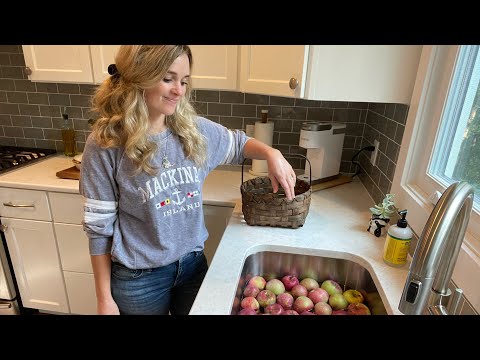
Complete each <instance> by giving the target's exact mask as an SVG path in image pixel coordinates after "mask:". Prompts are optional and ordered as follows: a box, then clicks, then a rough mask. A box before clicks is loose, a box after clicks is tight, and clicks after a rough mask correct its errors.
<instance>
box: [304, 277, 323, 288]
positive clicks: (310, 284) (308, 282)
mask: <svg viewBox="0 0 480 360" xmlns="http://www.w3.org/2000/svg"><path fill="white" fill-rule="evenodd" d="M300 285H303V286H305V289H307V290H308V291H310V290H313V289H316V288H319V287H320V285H318V282H317V280H315V279H312V278H305V279H303V280H302V281H300Z"/></svg>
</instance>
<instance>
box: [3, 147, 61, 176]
mask: <svg viewBox="0 0 480 360" xmlns="http://www.w3.org/2000/svg"><path fill="white" fill-rule="evenodd" d="M56 153H57V151H56V150H52V149H39V148H28V147H21V146H2V145H0V174H3V173H6V172H8V171H12V170H15V169H18V168H19V167H22V166H26V165H30V164H32V163H33V162H36V161H39V160H42V159H44V158H46V157H47V156H49V155H53V154H56Z"/></svg>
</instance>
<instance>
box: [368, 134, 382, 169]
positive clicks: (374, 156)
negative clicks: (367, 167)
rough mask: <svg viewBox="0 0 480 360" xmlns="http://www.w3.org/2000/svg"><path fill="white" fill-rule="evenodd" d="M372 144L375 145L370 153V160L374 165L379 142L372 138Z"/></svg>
mask: <svg viewBox="0 0 480 360" xmlns="http://www.w3.org/2000/svg"><path fill="white" fill-rule="evenodd" d="M373 146H375V150H373V151H372V154H371V155H370V162H371V163H372V165H373V166H375V163H376V162H377V155H378V148H379V146H380V142H379V141H378V140H374V141H373Z"/></svg>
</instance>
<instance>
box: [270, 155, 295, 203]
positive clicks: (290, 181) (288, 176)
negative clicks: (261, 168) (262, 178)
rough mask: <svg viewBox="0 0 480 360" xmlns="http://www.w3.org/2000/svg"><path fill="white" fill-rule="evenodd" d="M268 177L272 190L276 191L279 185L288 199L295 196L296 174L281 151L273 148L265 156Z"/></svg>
mask: <svg viewBox="0 0 480 360" xmlns="http://www.w3.org/2000/svg"><path fill="white" fill-rule="evenodd" d="M267 163H268V177H269V178H270V181H271V182H272V187H273V192H274V193H276V192H277V191H278V189H279V185H280V186H281V187H282V188H283V190H285V196H286V197H287V199H288V200H293V199H294V198H295V183H296V181H297V175H296V174H295V171H293V169H292V166H291V165H290V164H289V163H288V161H287V160H285V158H284V157H283V155H282V153H281V152H280V151H279V150H277V149H273V148H272V151H271V153H270V154H269V156H268V157H267Z"/></svg>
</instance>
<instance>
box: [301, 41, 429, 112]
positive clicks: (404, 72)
mask: <svg viewBox="0 0 480 360" xmlns="http://www.w3.org/2000/svg"><path fill="white" fill-rule="evenodd" d="M421 51H422V46H421V45H311V46H310V54H309V64H308V82H307V89H306V96H305V97H306V98H308V99H311V100H327V101H328V100H329V101H361V102H385V103H401V104H409V103H410V98H411V96H412V91H413V85H414V84H415V78H416V74H417V68H418V63H419V61H420V54H421Z"/></svg>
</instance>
